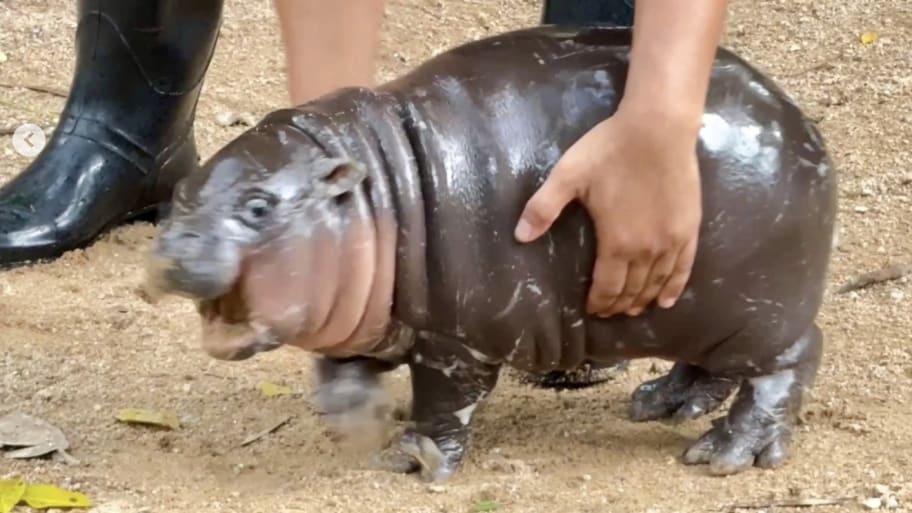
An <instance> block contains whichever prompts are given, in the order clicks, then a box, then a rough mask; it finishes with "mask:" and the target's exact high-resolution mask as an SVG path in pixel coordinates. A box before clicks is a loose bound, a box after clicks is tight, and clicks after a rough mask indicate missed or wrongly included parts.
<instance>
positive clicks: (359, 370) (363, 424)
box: [314, 356, 399, 436]
mask: <svg viewBox="0 0 912 513" xmlns="http://www.w3.org/2000/svg"><path fill="white" fill-rule="evenodd" d="M398 366H399V364H398V363H393V362H386V361H382V360H378V359H375V358H369V357H361V356H356V357H351V358H332V357H321V358H318V359H317V360H316V363H315V370H316V384H315V390H314V403H315V407H316V410H317V414H319V415H321V416H322V417H323V419H324V421H325V422H326V423H327V424H328V425H329V426H330V427H331V428H332V429H333V430H334V431H336V432H337V433H339V434H342V435H348V436H359V435H361V434H363V433H364V432H367V433H371V434H380V432H381V431H382V428H383V426H384V425H386V424H388V423H389V421H390V420H391V417H392V414H393V410H394V407H395V404H394V402H393V399H392V398H391V397H390V396H389V395H388V394H387V392H386V389H384V388H383V386H381V383H380V374H382V373H384V372H389V371H391V370H393V369H395V368H396V367H398Z"/></svg>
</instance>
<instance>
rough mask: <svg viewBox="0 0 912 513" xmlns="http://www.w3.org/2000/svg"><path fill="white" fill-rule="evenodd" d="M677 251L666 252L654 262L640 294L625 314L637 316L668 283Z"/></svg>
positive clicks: (676, 257)
mask: <svg viewBox="0 0 912 513" xmlns="http://www.w3.org/2000/svg"><path fill="white" fill-rule="evenodd" d="M679 254H680V252H679V251H668V252H665V253H663V254H662V256H660V257H659V259H658V260H656V261H655V263H654V264H653V266H652V268H651V269H650V270H649V276H648V277H647V278H646V285H645V286H644V287H643V290H642V291H641V292H640V294H639V295H638V296H637V297H636V299H634V300H633V303H632V304H631V306H630V308H629V309H628V310H627V313H628V314H630V315H639V314H640V313H642V311H643V310H645V309H646V307H647V306H649V303H651V302H652V301H653V300H654V299H656V298H657V297H658V296H659V292H660V291H661V290H662V287H663V286H664V285H665V284H666V283H667V282H668V279H669V278H670V277H671V273H672V271H673V270H674V264H675V262H676V261H677V259H678V255H679Z"/></svg>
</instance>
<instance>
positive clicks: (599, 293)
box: [586, 251, 628, 317]
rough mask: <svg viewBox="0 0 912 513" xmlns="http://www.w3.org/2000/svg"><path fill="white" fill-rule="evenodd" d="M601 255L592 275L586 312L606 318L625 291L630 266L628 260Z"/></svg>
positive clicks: (602, 253)
mask: <svg viewBox="0 0 912 513" xmlns="http://www.w3.org/2000/svg"><path fill="white" fill-rule="evenodd" d="M599 253H600V256H599V257H598V258H597V259H596V261H595V270H594V271H593V273H592V287H590V289H589V300H588V301H587V304H586V310H587V311H588V313H589V314H593V315H598V316H602V317H605V316H608V315H610V314H609V311H610V308H611V305H612V304H614V302H615V301H616V300H617V298H618V296H620V295H621V292H623V290H624V283H625V282H626V280H627V267H628V264H627V261H626V260H623V259H620V258H615V257H611V256H607V255H605V253H604V252H601V251H600V252H599ZM601 255H605V256H601Z"/></svg>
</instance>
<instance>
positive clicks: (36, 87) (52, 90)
mask: <svg viewBox="0 0 912 513" xmlns="http://www.w3.org/2000/svg"><path fill="white" fill-rule="evenodd" d="M0 87H5V88H7V89H15V88H17V87H21V88H23V89H29V90H31V91H35V92H39V93H47V94H50V95H53V96H59V97H61V98H66V97H67V92H66V91H63V90H61V89H57V88H56V87H51V86H43V85H41V84H13V83H10V82H0Z"/></svg>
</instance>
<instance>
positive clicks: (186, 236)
mask: <svg viewBox="0 0 912 513" xmlns="http://www.w3.org/2000/svg"><path fill="white" fill-rule="evenodd" d="M200 237H202V235H200V234H199V233H197V232H181V233H180V235H178V237H177V238H178V239H181V240H190V239H199V238H200Z"/></svg>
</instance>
